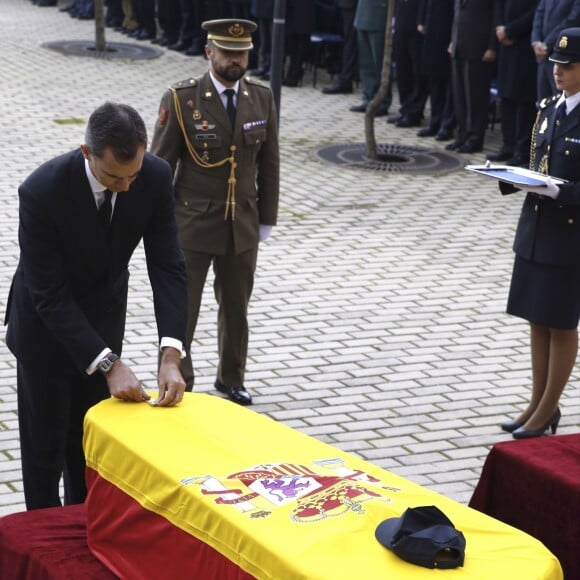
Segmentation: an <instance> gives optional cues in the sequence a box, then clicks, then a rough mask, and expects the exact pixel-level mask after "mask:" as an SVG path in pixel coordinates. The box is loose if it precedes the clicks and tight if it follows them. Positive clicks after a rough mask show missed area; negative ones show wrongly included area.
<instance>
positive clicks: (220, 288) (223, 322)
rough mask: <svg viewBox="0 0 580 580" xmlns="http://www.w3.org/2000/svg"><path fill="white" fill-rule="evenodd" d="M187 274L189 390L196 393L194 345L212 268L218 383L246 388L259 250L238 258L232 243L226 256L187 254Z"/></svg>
mask: <svg viewBox="0 0 580 580" xmlns="http://www.w3.org/2000/svg"><path fill="white" fill-rule="evenodd" d="M183 255H184V258H185V268H186V271H187V295H188V316H187V319H188V320H187V334H186V337H185V352H186V357H185V358H184V359H183V361H182V362H181V372H182V374H183V378H184V379H185V382H186V385H187V390H188V391H191V390H192V389H193V383H194V371H193V363H192V357H191V343H192V342H193V336H194V333H195V328H196V326H197V320H198V318H199V311H200V307H201V300H202V295H203V288H204V286H205V281H206V278H207V274H208V271H209V268H210V266H212V265H213V272H214V284H213V286H214V294H215V299H216V301H217V303H218V331H217V336H218V354H219V364H218V370H217V379H218V380H219V381H220V382H221V383H222V384H224V385H226V386H228V387H241V386H243V385H244V376H245V371H246V357H247V354H248V334H249V333H248V304H249V302H250V298H251V296H252V290H253V287H254V274H255V271H256V262H257V259H258V247H255V248H252V249H250V250H247V251H245V252H242V253H240V254H237V255H236V254H235V252H234V245H233V243H231V242H230V243H228V249H227V251H226V253H225V255H223V256H221V255H214V254H206V253H202V252H192V251H189V250H183Z"/></svg>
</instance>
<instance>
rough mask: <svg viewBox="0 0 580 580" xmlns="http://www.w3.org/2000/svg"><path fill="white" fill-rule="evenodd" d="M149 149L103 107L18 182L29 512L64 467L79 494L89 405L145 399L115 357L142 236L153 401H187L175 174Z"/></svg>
mask: <svg viewBox="0 0 580 580" xmlns="http://www.w3.org/2000/svg"><path fill="white" fill-rule="evenodd" d="M146 147H147V134H146V130H145V125H144V123H143V120H142V119H141V117H140V116H139V114H138V113H137V111H135V110H134V109H132V108H131V107H129V106H127V105H120V104H116V103H105V104H104V105H102V106H100V107H99V108H97V109H96V110H95V111H94V112H93V113H92V115H91V117H90V118H89V122H88V125H87V130H86V143H85V144H84V145H81V148H80V149H79V150H75V151H72V152H70V153H67V154H65V155H62V156H60V157H57V158H55V159H53V160H51V161H49V162H47V163H45V164H43V165H41V166H40V167H39V168H38V169H37V170H36V171H34V172H33V173H32V174H31V175H30V176H29V177H28V178H27V179H26V180H25V181H24V183H23V184H22V185H21V186H20V188H19V196H20V225H19V242H20V261H19V263H18V267H17V269H16V273H15V275H14V278H13V281H12V287H11V289H10V295H9V298H8V306H7V316H6V323H7V324H8V330H7V334H6V343H7V345H8V347H9V348H10V350H11V351H12V353H13V354H14V355H15V356H16V359H17V383H18V388H17V391H18V413H19V426H20V445H21V454H22V475H23V482H24V495H25V500H26V506H27V508H28V509H35V508H44V507H52V506H58V505H60V503H61V502H60V497H59V480H60V477H61V474H64V492H65V498H64V499H65V504H72V503H82V502H83V501H84V499H85V495H86V487H85V480H84V471H85V461H84V454H83V449H82V432H83V419H84V415H85V412H86V411H87V410H88V409H89V407H91V406H92V405H94V404H96V403H98V402H99V401H101V400H103V399H105V398H107V397H109V396H111V395H112V396H113V397H116V398H118V399H121V400H125V401H146V400H148V399H149V398H150V397H149V395H148V394H147V393H146V392H145V390H144V389H143V388H142V387H141V385H140V383H139V381H138V380H137V378H136V376H135V375H134V374H133V371H132V370H131V369H130V368H129V366H127V365H126V364H125V363H124V362H123V361H122V360H121V358H119V357H120V354H121V347H122V341H123V333H124V329H125V316H126V307H127V292H128V281H129V271H128V264H129V260H130V258H131V255H132V254H133V251H134V250H135V248H136V246H137V245H138V244H139V242H141V241H143V244H144V247H145V253H146V257H147V266H148V271H149V279H150V281H151V286H152V288H153V297H154V304H155V315H156V319H157V327H158V331H159V337H160V339H161V343H160V346H161V349H162V354H161V357H160V359H161V362H160V367H159V376H158V386H159V394H158V401H157V404H158V405H160V406H170V405H174V404H176V403H179V402H180V401H181V399H182V396H183V391H184V389H185V383H184V381H183V378H182V376H181V374H180V372H179V361H180V358H181V353H182V342H183V338H184V336H185V325H184V322H183V321H184V319H185V316H186V309H187V302H186V292H187V291H186V281H185V270H184V265H183V258H182V254H181V251H180V249H179V245H178V242H177V227H176V223H175V217H174V201H173V189H172V184H171V172H170V169H169V166H168V165H167V163H165V162H164V161H162V160H160V159H158V158H157V157H155V156H153V155H150V154H148V153H146V152H145V149H146ZM99 206H100V207H99ZM98 207H99V209H97V208H98Z"/></svg>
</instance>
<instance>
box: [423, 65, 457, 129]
mask: <svg viewBox="0 0 580 580" xmlns="http://www.w3.org/2000/svg"><path fill="white" fill-rule="evenodd" d="M429 102H430V107H431V117H430V119H429V128H430V129H432V130H433V131H434V132H439V131H442V132H444V133H447V134H449V135H450V134H451V133H452V132H453V130H454V129H455V125H456V121H455V111H454V108H453V94H452V91H451V79H450V78H448V77H431V78H430V79H429Z"/></svg>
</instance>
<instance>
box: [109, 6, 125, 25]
mask: <svg viewBox="0 0 580 580" xmlns="http://www.w3.org/2000/svg"><path fill="white" fill-rule="evenodd" d="M105 4H106V6H107V11H106V14H105V24H106V25H107V26H111V27H113V28H116V27H118V26H122V25H123V18H124V17H125V15H124V14H123V6H122V5H121V0H107V2H106V3H105Z"/></svg>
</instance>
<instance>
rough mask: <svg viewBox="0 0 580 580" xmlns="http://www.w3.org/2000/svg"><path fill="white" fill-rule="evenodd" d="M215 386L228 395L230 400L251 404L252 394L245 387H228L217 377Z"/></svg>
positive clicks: (239, 403) (241, 403)
mask: <svg viewBox="0 0 580 580" xmlns="http://www.w3.org/2000/svg"><path fill="white" fill-rule="evenodd" d="M214 387H215V388H216V389H217V390H218V391H219V392H220V393H224V395H227V396H228V397H229V399H230V400H232V401H233V402H234V403H237V404H238V405H251V404H252V396H251V395H250V393H248V391H246V389H244V387H227V386H226V385H224V384H223V383H222V382H221V381H218V380H217V379H216V382H215V384H214Z"/></svg>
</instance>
